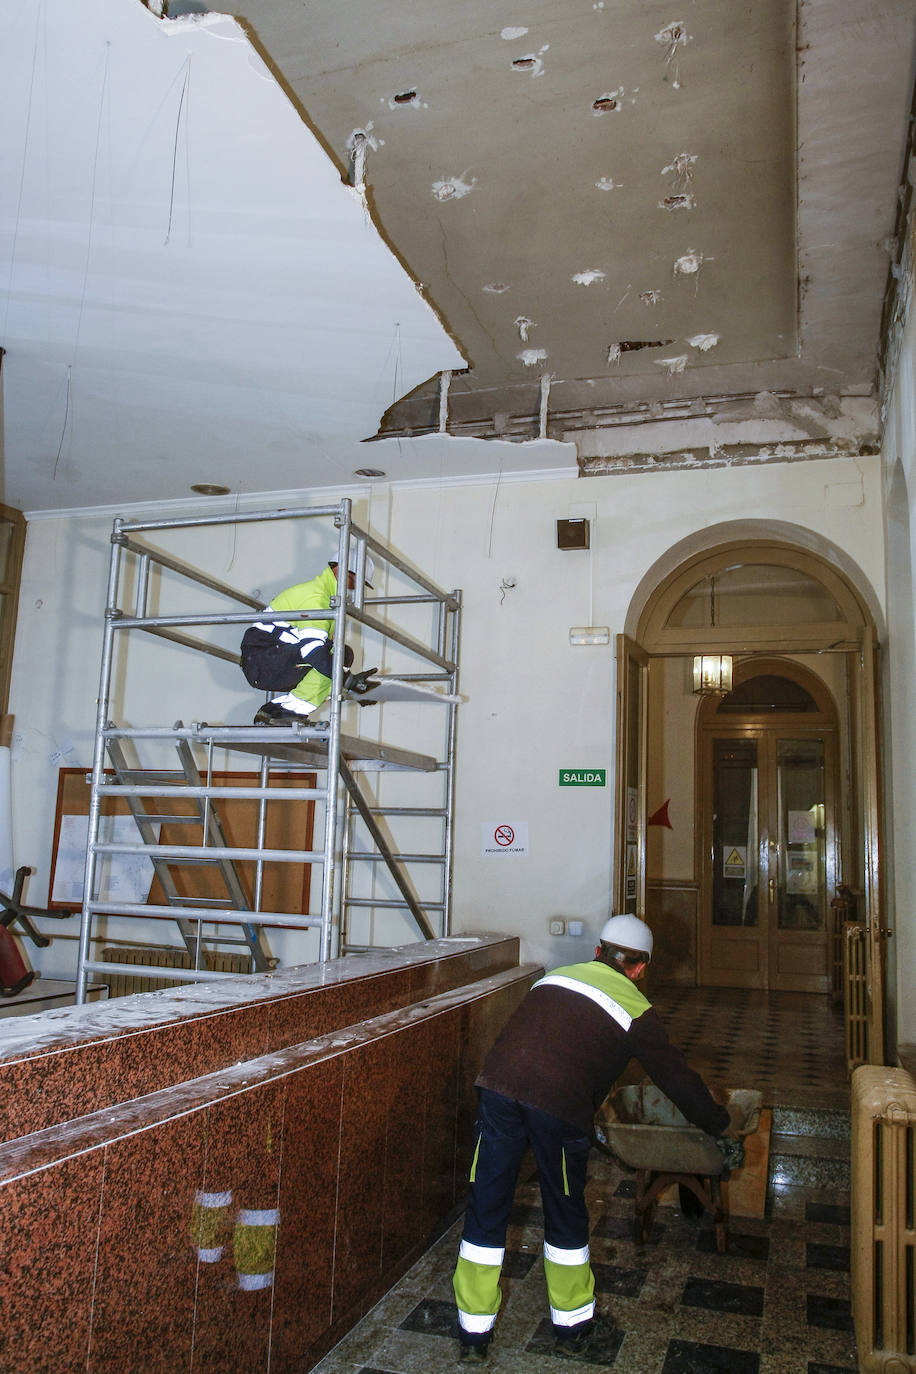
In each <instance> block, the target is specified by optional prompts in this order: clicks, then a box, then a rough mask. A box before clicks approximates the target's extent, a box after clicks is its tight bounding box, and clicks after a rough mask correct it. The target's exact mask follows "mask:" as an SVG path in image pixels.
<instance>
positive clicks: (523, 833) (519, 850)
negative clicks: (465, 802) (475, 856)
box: [480, 820, 528, 859]
mask: <svg viewBox="0 0 916 1374" xmlns="http://www.w3.org/2000/svg"><path fill="white" fill-rule="evenodd" d="M480 852H481V855H482V856H483V858H485V859H491V858H494V857H502V856H505V855H507V854H514V855H516V856H518V855H523V854H527V853H528V822H527V821H503V820H498V821H482V822H481V826H480Z"/></svg>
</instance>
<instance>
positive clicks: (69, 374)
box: [51, 363, 73, 482]
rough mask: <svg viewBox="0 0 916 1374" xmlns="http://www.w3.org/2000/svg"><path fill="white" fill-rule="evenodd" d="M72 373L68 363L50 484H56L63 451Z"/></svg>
mask: <svg viewBox="0 0 916 1374" xmlns="http://www.w3.org/2000/svg"><path fill="white" fill-rule="evenodd" d="M72 373H73V367H72V365H71V364H70V363H68V364H67V400H66V404H65V406H64V423H63V426H62V428H61V431H60V443H59V444H58V445H57V457H56V458H55V459H54V471H53V472H52V473H51V481H52V482H56V481H57V465H58V463H59V462H60V455H61V454H62V453H63V450H64V437H65V435H66V433H67V423H68V421H69V419H70V381H71V377H72Z"/></svg>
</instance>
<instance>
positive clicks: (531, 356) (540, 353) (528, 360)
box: [516, 348, 547, 367]
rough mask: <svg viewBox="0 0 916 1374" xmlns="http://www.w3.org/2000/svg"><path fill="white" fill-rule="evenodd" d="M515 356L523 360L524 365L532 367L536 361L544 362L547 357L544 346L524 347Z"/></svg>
mask: <svg viewBox="0 0 916 1374" xmlns="http://www.w3.org/2000/svg"><path fill="white" fill-rule="evenodd" d="M516 357H517V358H518V359H519V361H520V362H523V363H524V364H525V366H526V367H534V366H535V365H536V364H537V363H542V362H544V360H545V358H546V357H547V349H546V348H525V349H523V350H522V352H521V353H517V354H516Z"/></svg>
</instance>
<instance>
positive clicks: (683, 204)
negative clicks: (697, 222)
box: [658, 191, 697, 211]
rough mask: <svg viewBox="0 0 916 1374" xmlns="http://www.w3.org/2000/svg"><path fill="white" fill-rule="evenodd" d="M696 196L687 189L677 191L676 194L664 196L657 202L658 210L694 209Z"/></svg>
mask: <svg viewBox="0 0 916 1374" xmlns="http://www.w3.org/2000/svg"><path fill="white" fill-rule="evenodd" d="M696 203H697V202H696V197H695V196H694V195H692V194H691V193H690V192H689V191H678V192H677V194H676V195H673V196H665V199H664V200H660V201H659V202H658V208H659V210H668V211H672V210H694V209H696Z"/></svg>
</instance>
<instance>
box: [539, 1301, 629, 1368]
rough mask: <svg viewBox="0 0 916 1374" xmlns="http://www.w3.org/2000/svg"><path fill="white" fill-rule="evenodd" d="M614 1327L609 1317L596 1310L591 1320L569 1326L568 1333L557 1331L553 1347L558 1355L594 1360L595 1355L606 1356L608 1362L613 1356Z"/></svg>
mask: <svg viewBox="0 0 916 1374" xmlns="http://www.w3.org/2000/svg"><path fill="white" fill-rule="evenodd" d="M615 1334H616V1328H615V1326H614V1323H613V1321H612V1320H611V1319H610V1317H606V1316H604V1315H603V1313H600V1312H596V1313H595V1315H594V1317H592V1319H591V1321H588V1322H582V1323H581V1325H579V1326H575V1327H572V1328H571V1331H570V1334H569V1335H566V1334H561V1333H560V1332H557V1334H556V1338H555V1340H554V1349H555V1351H556V1352H557V1354H558V1355H568V1356H570V1357H571V1358H578V1359H586V1360H592V1361H594V1360H595V1358H596V1357H601V1356H605V1355H606V1356H607V1363H608V1364H610V1363H611V1360H612V1359H613V1358H614V1350H613V1342H614V1336H615Z"/></svg>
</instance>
